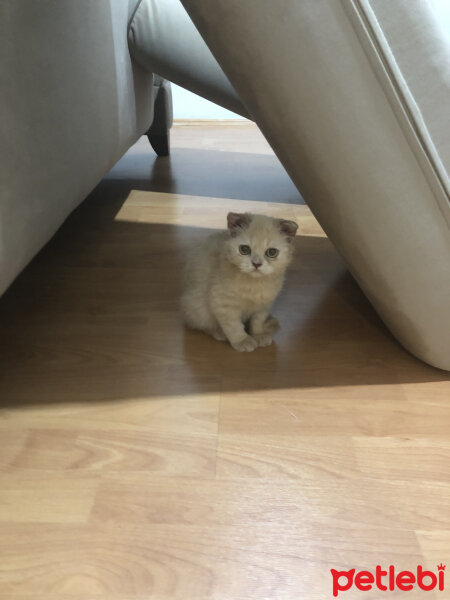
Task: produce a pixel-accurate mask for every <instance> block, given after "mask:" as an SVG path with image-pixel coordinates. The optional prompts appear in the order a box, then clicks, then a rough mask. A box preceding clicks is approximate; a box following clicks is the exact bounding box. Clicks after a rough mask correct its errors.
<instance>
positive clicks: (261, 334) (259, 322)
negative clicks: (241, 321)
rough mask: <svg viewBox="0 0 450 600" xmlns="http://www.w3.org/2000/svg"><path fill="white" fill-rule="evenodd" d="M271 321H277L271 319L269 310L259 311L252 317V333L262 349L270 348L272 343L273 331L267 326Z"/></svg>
mask: <svg viewBox="0 0 450 600" xmlns="http://www.w3.org/2000/svg"><path fill="white" fill-rule="evenodd" d="M269 319H273V320H274V321H276V319H274V318H273V317H269V311H268V310H261V311H258V312H256V313H254V314H253V315H252V316H251V317H250V323H249V328H250V333H251V335H252V337H253V338H254V339H255V340H256V342H257V343H258V346H260V347H264V346H270V344H271V343H272V335H271V334H272V332H273V331H272V330H271V329H270V328H269V327H268V326H267V322H268V320H269ZM275 331H276V330H275Z"/></svg>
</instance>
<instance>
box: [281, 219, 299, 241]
mask: <svg viewBox="0 0 450 600" xmlns="http://www.w3.org/2000/svg"><path fill="white" fill-rule="evenodd" d="M297 229H298V225H297V223H296V222H295V221H285V220H280V231H281V233H284V235H287V236H288V240H289V241H291V239H292V238H294V237H295V234H296V232H297Z"/></svg>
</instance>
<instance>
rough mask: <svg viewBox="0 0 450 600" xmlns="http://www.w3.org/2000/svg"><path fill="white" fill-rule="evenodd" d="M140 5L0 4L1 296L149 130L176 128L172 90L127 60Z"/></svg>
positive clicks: (49, 0) (32, 0)
mask: <svg viewBox="0 0 450 600" xmlns="http://www.w3.org/2000/svg"><path fill="white" fill-rule="evenodd" d="M138 4H139V1H138V0H46V1H45V2H40V1H37V0H2V2H1V3H0V88H1V98H0V114H1V119H0V294H1V293H2V292H3V291H4V290H5V289H6V287H7V286H8V285H9V284H10V283H11V281H12V280H13V279H14V277H15V276H16V275H17V274H18V273H19V272H20V271H21V269H22V268H23V267H24V266H25V265H26V264H27V263H28V262H29V260H30V259H31V258H32V257H33V256H34V255H35V254H36V252H37V251H38V250H39V249H40V248H41V247H42V246H43V245H44V244H45V242H46V241H47V240H48V239H49V238H50V237H51V236H52V235H53V233H54V232H55V231H56V229H57V228H58V227H59V225H60V224H61V223H62V222H63V221H64V219H65V218H66V217H67V215H68V214H69V213H70V212H71V211H72V210H73V209H74V208H75V207H76V206H77V205H78V204H79V203H80V202H81V201H82V200H83V199H84V198H85V197H86V196H87V194H88V193H89V192H90V191H91V190H92V188H93V187H94V186H95V185H96V184H97V183H98V182H99V181H100V179H101V178H102V176H103V175H104V174H105V173H106V172H107V171H108V170H109V169H110V168H111V166H112V165H113V164H114V163H115V162H116V161H117V160H118V159H119V158H120V157H121V156H122V154H123V153H124V152H126V150H127V149H128V148H129V147H130V146H131V145H132V144H133V143H134V142H135V141H136V140H137V139H138V137H139V136H140V135H142V134H143V133H145V132H146V131H147V130H148V128H149V126H150V125H151V124H152V128H151V132H152V135H153V136H156V140H157V139H158V136H161V135H163V134H164V133H165V132H167V129H168V127H170V124H171V99H170V89H169V87H168V84H167V82H164V81H163V80H161V78H156V77H153V75H152V73H151V72H148V70H144V69H142V68H141V67H139V65H137V64H136V63H135V62H134V61H133V60H132V59H131V57H130V53H129V49H128V41H127V30H128V25H129V22H130V20H131V18H132V16H133V12H134V10H135V9H136V7H137V5H138ZM155 99H156V104H155ZM154 104H155V106H156V113H155V114H154Z"/></svg>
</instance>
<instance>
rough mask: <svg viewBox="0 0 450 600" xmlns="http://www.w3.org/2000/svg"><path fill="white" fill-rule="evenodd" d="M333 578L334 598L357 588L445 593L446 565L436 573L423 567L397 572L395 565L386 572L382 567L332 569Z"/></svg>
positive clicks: (362, 589) (364, 589)
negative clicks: (372, 569) (366, 569)
mask: <svg viewBox="0 0 450 600" xmlns="http://www.w3.org/2000/svg"><path fill="white" fill-rule="evenodd" d="M331 576H332V578H333V581H332V585H333V596H334V597H336V596H338V595H339V593H340V592H346V591H347V590H349V589H351V588H352V587H355V588H356V589H358V590H360V591H362V592H365V591H369V590H371V589H379V590H381V591H382V592H388V591H389V592H393V591H394V590H401V591H402V592H409V591H410V590H413V589H417V588H418V589H420V590H423V591H424V592H431V591H432V590H436V589H437V590H439V591H440V592H443V591H444V585H445V582H444V576H445V565H443V564H442V563H441V564H440V565H437V571H436V573H435V572H434V571H426V570H424V568H423V567H422V566H421V565H418V567H417V568H416V570H415V571H399V572H397V571H396V570H395V567H394V566H393V565H390V566H389V567H388V568H387V569H386V570H384V569H383V568H382V567H381V566H380V565H377V566H376V568H375V571H374V572H373V571H359V572H356V569H350V570H349V571H336V569H331Z"/></svg>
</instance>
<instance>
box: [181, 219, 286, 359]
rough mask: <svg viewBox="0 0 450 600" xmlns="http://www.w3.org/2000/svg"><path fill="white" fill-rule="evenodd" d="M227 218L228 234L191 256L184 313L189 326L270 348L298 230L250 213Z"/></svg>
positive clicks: (238, 346) (243, 345) (246, 345)
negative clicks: (274, 307)
mask: <svg viewBox="0 0 450 600" xmlns="http://www.w3.org/2000/svg"><path fill="white" fill-rule="evenodd" d="M227 219H228V231H223V232H219V233H214V234H212V235H210V236H209V237H208V238H207V239H206V240H205V241H204V242H203V243H202V244H201V245H200V246H198V247H196V248H194V249H193V250H192V252H191V254H190V256H189V257H188V261H187V265H186V286H185V291H184V294H183V297H182V310H183V314H184V319H185V322H186V324H187V325H188V326H189V327H192V328H193V329H200V330H201V331H204V332H206V333H209V334H210V335H212V336H213V337H215V338H216V339H217V340H223V341H225V340H228V341H229V342H230V344H231V345H232V346H233V348H235V350H238V351H239V352H251V351H252V350H254V349H255V348H257V347H258V346H269V345H270V344H271V343H272V334H273V333H275V331H276V330H277V329H278V321H277V320H276V319H275V318H274V317H271V316H270V315H269V312H270V307H271V306H272V303H273V301H274V300H275V298H276V296H277V294H278V292H279V291H280V290H281V287H282V285H283V279H284V274H285V271H286V267H287V266H288V264H289V262H290V260H291V258H292V252H293V244H292V241H293V239H294V237H295V232H296V231H297V228H298V225H297V224H296V223H294V221H285V220H282V219H273V218H271V217H265V216H263V215H252V214H249V213H245V214H238V213H229V214H228V217H227ZM247 331H248V333H247Z"/></svg>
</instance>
